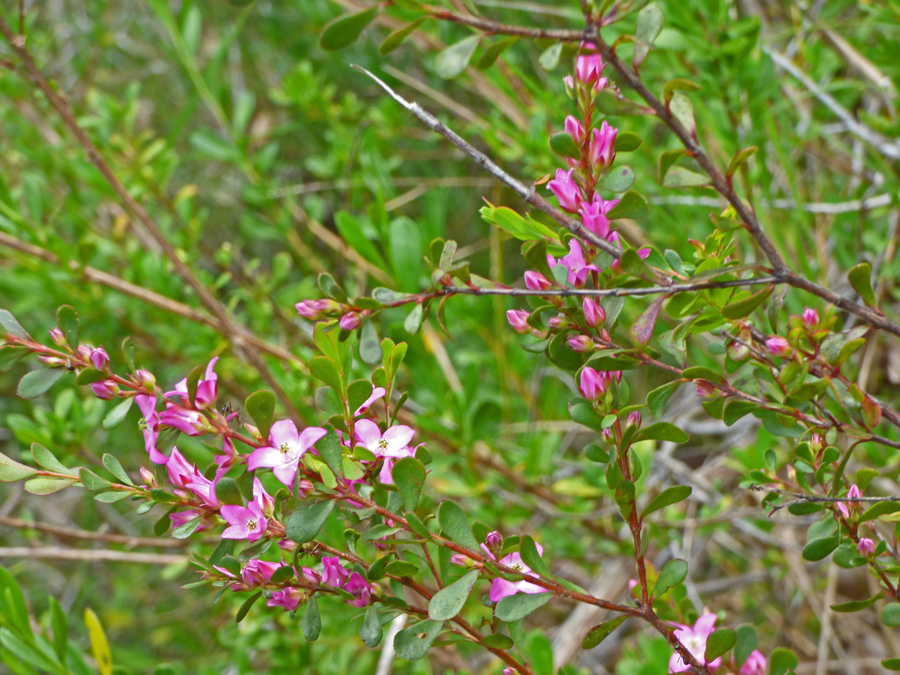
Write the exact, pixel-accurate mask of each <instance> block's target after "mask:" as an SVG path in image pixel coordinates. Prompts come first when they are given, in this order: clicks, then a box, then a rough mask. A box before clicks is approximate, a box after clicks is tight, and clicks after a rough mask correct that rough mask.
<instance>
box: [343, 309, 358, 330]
mask: <svg viewBox="0 0 900 675" xmlns="http://www.w3.org/2000/svg"><path fill="white" fill-rule="evenodd" d="M338 325H339V326H340V327H341V329H342V330H355V329H357V328H359V327H360V326H361V325H362V317H361V316H360V315H359V312H347V313H346V314H344V316H342V317H341V319H340V321H338Z"/></svg>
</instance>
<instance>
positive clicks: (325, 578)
mask: <svg viewBox="0 0 900 675" xmlns="http://www.w3.org/2000/svg"><path fill="white" fill-rule="evenodd" d="M322 565H323V567H324V570H323V571H322V584H323V585H324V586H334V587H335V588H340V587H341V586H343V585H344V582H345V581H347V577H349V576H350V572H348V571H347V570H346V569H345V568H344V566H343V565H341V559H340V558H338V557H337V556H330V557H328V558H322Z"/></svg>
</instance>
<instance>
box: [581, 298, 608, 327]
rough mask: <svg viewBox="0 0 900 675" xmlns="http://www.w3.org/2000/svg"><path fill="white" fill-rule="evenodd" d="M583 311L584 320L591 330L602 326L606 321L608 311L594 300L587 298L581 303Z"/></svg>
mask: <svg viewBox="0 0 900 675" xmlns="http://www.w3.org/2000/svg"><path fill="white" fill-rule="evenodd" d="M581 311H583V312H584V320H585V322H586V323H587V325H588V326H590V327H591V328H596V327H597V326H602V325H603V322H604V321H606V310H605V309H603V307H602V306H601V305H600V303H598V302H597V301H596V300H594V299H593V298H588V297H586V298H585V299H584V300H582V301H581Z"/></svg>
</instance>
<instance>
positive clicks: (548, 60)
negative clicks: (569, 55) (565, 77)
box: [538, 42, 563, 70]
mask: <svg viewBox="0 0 900 675" xmlns="http://www.w3.org/2000/svg"><path fill="white" fill-rule="evenodd" d="M562 48H563V43H562V42H557V43H555V44H552V45H550V46H549V47H547V49H545V50H544V51H543V52H542V53H541V55H540V56H539V57H538V63H540V64H541V68H543V69H544V70H553V69H554V68H556V66H558V65H559V57H560V55H561V54H562Z"/></svg>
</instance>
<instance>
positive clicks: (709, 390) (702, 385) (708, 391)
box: [694, 380, 716, 398]
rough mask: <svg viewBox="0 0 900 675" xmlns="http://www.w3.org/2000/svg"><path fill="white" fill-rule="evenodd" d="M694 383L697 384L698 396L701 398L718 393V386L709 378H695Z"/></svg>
mask: <svg viewBox="0 0 900 675" xmlns="http://www.w3.org/2000/svg"><path fill="white" fill-rule="evenodd" d="M694 384H695V385H697V396H699V397H700V398H709V397H710V396H712V395H713V394H715V393H716V388H715V387H714V386H713V383H712V382H710V381H709V380H694Z"/></svg>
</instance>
